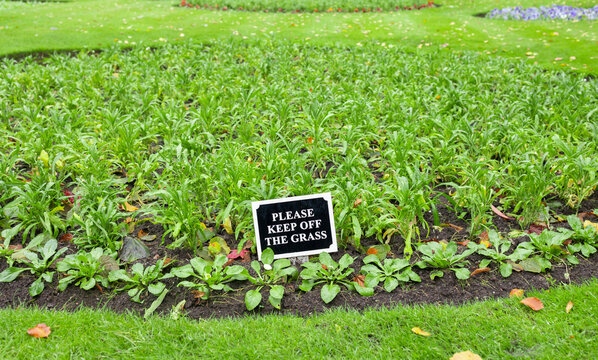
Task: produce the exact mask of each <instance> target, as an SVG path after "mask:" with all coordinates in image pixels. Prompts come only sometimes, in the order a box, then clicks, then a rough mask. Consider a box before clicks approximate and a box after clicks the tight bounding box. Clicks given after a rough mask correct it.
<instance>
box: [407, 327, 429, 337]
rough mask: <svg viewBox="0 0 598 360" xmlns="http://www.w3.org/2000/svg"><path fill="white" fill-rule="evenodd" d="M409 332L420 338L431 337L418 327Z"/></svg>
mask: <svg viewBox="0 0 598 360" xmlns="http://www.w3.org/2000/svg"><path fill="white" fill-rule="evenodd" d="M411 331H413V332H414V333H416V334H417V335H421V336H430V335H431V334H430V333H429V332H425V331H423V330H422V329H420V328H418V327H414V328H413V329H411Z"/></svg>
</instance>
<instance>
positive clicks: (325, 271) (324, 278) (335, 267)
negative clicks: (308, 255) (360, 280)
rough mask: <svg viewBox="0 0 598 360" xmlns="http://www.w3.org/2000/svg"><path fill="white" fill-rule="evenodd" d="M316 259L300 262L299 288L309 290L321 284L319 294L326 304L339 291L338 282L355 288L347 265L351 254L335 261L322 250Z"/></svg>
mask: <svg viewBox="0 0 598 360" xmlns="http://www.w3.org/2000/svg"><path fill="white" fill-rule="evenodd" d="M318 260H319V261H318V262H306V263H304V264H301V266H303V267H304V268H305V269H303V271H301V274H300V275H299V276H300V277H301V279H303V281H302V283H301V285H300V286H299V289H301V290H302V291H311V289H313V287H314V286H316V285H319V284H323V286H322V290H321V291H320V296H321V297H322V300H324V302H325V303H327V304H328V303H329V302H331V301H332V300H334V298H335V297H336V295H338V293H339V292H340V291H341V288H340V286H339V284H340V285H344V286H345V287H346V288H347V289H348V290H351V289H355V286H354V283H353V282H352V281H351V280H350V279H349V277H350V276H351V274H353V269H352V268H350V267H349V266H351V264H353V261H355V259H354V258H353V257H351V255H349V254H345V255H343V256H342V257H341V258H340V260H339V261H338V263H336V262H335V261H334V260H333V259H332V257H331V256H330V254H328V253H326V252H323V253H320V255H319V257H318ZM372 293H373V291H372Z"/></svg>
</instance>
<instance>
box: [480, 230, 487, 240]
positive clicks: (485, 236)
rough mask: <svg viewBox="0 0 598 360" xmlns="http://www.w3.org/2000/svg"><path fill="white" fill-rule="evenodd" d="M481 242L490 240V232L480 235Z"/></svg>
mask: <svg viewBox="0 0 598 360" xmlns="http://www.w3.org/2000/svg"><path fill="white" fill-rule="evenodd" d="M480 240H488V232H486V231H482V232H481V233H480Z"/></svg>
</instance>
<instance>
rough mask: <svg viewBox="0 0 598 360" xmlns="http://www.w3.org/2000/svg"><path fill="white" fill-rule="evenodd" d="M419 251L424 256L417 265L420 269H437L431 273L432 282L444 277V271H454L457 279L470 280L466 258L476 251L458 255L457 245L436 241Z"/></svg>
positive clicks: (469, 250) (468, 250) (466, 251)
mask: <svg viewBox="0 0 598 360" xmlns="http://www.w3.org/2000/svg"><path fill="white" fill-rule="evenodd" d="M418 250H419V252H420V253H422V255H423V256H422V259H421V260H420V261H418V262H417V263H416V265H417V266H418V267H419V268H420V269H425V268H433V269H436V270H433V271H432V272H431V273H430V278H431V279H432V280H433V279H434V278H436V277H442V276H444V271H445V270H447V269H448V270H452V271H453V272H454V273H455V275H456V276H457V279H460V280H465V279H468V278H469V270H468V269H467V268H466V267H465V266H467V265H468V263H469V262H468V261H467V260H465V258H466V257H468V256H469V255H471V254H472V253H473V252H474V251H475V250H474V249H466V250H464V251H463V252H462V253H461V254H457V251H458V247H457V244H456V243H454V242H450V243H448V244H444V243H441V242H435V241H434V242H429V243H426V244H422V245H420V246H419V248H418Z"/></svg>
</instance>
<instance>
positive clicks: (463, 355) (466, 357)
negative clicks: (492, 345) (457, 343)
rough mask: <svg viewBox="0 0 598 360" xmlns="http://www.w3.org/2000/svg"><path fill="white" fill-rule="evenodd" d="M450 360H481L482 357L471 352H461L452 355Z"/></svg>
mask: <svg viewBox="0 0 598 360" xmlns="http://www.w3.org/2000/svg"><path fill="white" fill-rule="evenodd" d="M450 360H482V357H481V356H480V355H478V354H475V353H472V352H471V351H469V350H467V351H462V352H459V353H456V354H455V355H453V356H452V357H451V358H450Z"/></svg>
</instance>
